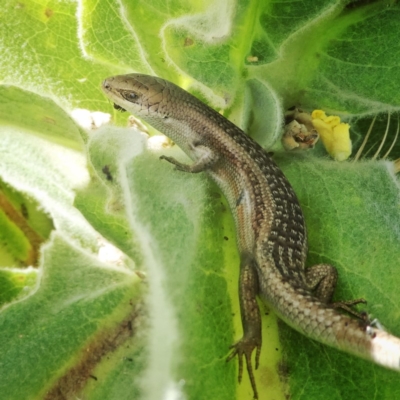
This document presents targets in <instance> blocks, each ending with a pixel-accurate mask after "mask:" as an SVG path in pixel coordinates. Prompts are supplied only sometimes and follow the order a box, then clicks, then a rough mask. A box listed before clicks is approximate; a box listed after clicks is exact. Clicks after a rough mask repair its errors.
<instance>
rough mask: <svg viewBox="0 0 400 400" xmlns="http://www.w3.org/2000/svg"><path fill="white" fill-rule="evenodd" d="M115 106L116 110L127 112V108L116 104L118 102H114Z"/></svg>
mask: <svg viewBox="0 0 400 400" xmlns="http://www.w3.org/2000/svg"><path fill="white" fill-rule="evenodd" d="M114 108H115V109H116V110H118V111H121V112H125V111H126V110H125V108H122V107H121V106H119V105H118V104H116V103H114Z"/></svg>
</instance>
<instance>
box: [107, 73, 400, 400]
mask: <svg viewBox="0 0 400 400" xmlns="http://www.w3.org/2000/svg"><path fill="white" fill-rule="evenodd" d="M103 90H104V92H105V93H106V94H107V96H108V97H109V98H110V99H111V100H112V101H113V102H114V103H115V104H116V105H117V107H118V108H120V109H123V110H127V111H129V112H131V113H132V114H134V115H135V116H137V117H139V118H140V119H142V120H144V121H146V122H148V123H149V124H150V125H152V126H153V127H155V128H156V129H158V130H159V131H160V132H162V133H164V134H165V135H167V136H168V137H170V138H171V139H172V140H173V141H174V142H175V143H176V144H177V145H178V146H180V147H181V148H182V150H183V151H184V152H186V153H187V154H188V155H189V157H190V158H191V159H192V160H193V164H191V165H184V164H181V163H180V162H178V161H177V160H175V159H173V158H168V157H162V158H164V159H166V160H167V161H169V162H171V163H172V164H174V165H175V167H176V169H178V170H181V171H184V172H192V173H195V172H202V171H204V172H206V173H207V174H208V175H209V176H210V177H211V178H212V179H213V180H214V181H215V182H216V183H217V184H218V186H219V187H220V189H221V191H222V192H223V194H224V195H225V197H226V198H227V200H228V203H229V206H230V209H231V212H232V214H233V216H234V219H235V224H236V231H237V243H238V248H239V252H240V255H241V266H240V281H239V294H240V306H241V317H242V325H243V332H244V335H243V338H242V339H241V340H240V341H239V342H238V343H236V344H235V345H233V346H232V349H233V350H232V353H231V355H230V356H229V357H228V360H230V359H232V358H234V357H235V356H236V355H237V356H238V358H239V380H240V379H241V376H242V368H243V364H242V358H243V356H244V357H245V359H246V365H247V371H248V373H249V377H250V380H251V383H252V386H253V390H254V398H258V393H257V388H256V384H255V379H254V376H253V370H252V365H251V354H252V352H253V351H254V350H256V367H257V366H258V362H259V361H258V360H259V354H260V350H261V318H260V312H259V309H258V306H257V302H256V296H257V295H259V296H261V298H262V299H263V301H264V302H266V303H267V304H268V305H269V306H270V307H271V308H272V309H273V310H274V311H275V312H276V313H277V314H278V316H279V317H280V318H282V319H283V320H284V321H285V322H286V323H288V324H289V325H290V326H292V327H293V328H294V329H296V330H297V331H299V332H301V333H303V334H304V335H306V336H308V337H310V338H312V339H316V340H318V341H320V342H322V343H325V344H327V345H330V346H333V347H336V348H338V349H340V350H344V351H347V352H349V353H352V354H355V355H358V356H360V357H362V358H365V359H370V360H372V361H374V362H376V363H378V364H381V365H383V366H385V367H388V368H392V369H396V370H399V369H400V365H399V363H400V339H398V338H396V337H394V336H391V335H390V334H388V333H386V332H384V331H382V330H380V329H377V328H376V327H373V326H371V325H369V324H368V321H366V320H362V319H361V318H360V316H359V315H358V314H357V313H355V312H354V311H352V310H351V309H350V308H349V307H348V306H349V305H353V304H357V303H359V302H362V300H355V301H353V302H348V303H330V302H331V298H332V294H333V291H334V287H335V284H336V279H337V273H336V270H335V268H334V267H332V266H330V265H317V266H314V267H312V268H307V270H305V259H306V254H307V233H306V228H305V224H304V218H303V213H302V211H301V208H300V205H299V202H298V200H297V197H296V194H295V193H294V191H293V189H292V187H291V185H290V183H289V182H288V180H287V179H286V177H285V176H284V174H283V172H282V171H281V170H280V169H279V167H278V166H277V165H276V164H275V162H274V161H273V160H272V158H271V157H270V156H269V155H268V154H267V153H266V152H265V151H264V150H263V149H262V148H261V146H260V145H259V144H257V143H256V142H254V141H253V140H252V139H251V138H249V137H248V136H247V135H246V134H245V133H244V132H243V131H242V130H241V129H239V128H238V127H237V126H235V125H234V124H232V123H231V122H230V121H228V120H227V119H226V118H224V117H223V116H222V115H220V114H219V113H217V112H216V111H215V110H213V109H212V108H210V107H208V106H207V105H205V104H204V103H202V102H201V101H199V100H198V99H197V98H195V97H194V96H192V95H190V94H189V93H187V92H186V91H184V90H183V89H181V88H179V87H178V86H176V85H174V84H172V83H171V82H168V81H165V80H163V79H160V78H156V77H152V76H148V75H140V74H129V75H120V76H115V77H111V78H108V79H106V80H105V81H104V82H103ZM337 308H343V309H345V310H347V311H349V312H350V313H353V314H354V315H355V317H356V318H353V317H351V316H348V315H344V314H342V313H340V312H338V311H337Z"/></svg>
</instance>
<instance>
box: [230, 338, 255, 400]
mask: <svg viewBox="0 0 400 400" xmlns="http://www.w3.org/2000/svg"><path fill="white" fill-rule="evenodd" d="M230 349H232V352H231V354H230V355H229V356H228V357H227V359H226V362H229V361H231V360H232V359H233V358H234V357H236V356H238V359H239V374H238V382H239V383H240V382H241V381H242V375H243V356H244V358H245V360H246V368H247V373H248V374H249V378H250V383H251V387H252V389H253V393H254V395H253V397H254V399H258V392H257V386H256V381H255V379H254V373H253V366H252V363H251V354H252V353H253V351H254V349H255V350H256V359H255V361H256V366H255V369H257V368H258V365H259V361H260V352H261V341H260V340H258V339H256V338H246V337H243V338H242V339H241V340H239V342H237V343H235V344H234V345H232V346H231V347H230Z"/></svg>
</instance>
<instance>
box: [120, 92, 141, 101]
mask: <svg viewBox="0 0 400 400" xmlns="http://www.w3.org/2000/svg"><path fill="white" fill-rule="evenodd" d="M121 94H122V97H123V98H124V99H125V100H128V101H130V102H132V103H134V102H135V101H136V100H137V99H138V98H139V95H138V94H137V93H135V92H132V91H131V90H129V91H128V90H124V91H121Z"/></svg>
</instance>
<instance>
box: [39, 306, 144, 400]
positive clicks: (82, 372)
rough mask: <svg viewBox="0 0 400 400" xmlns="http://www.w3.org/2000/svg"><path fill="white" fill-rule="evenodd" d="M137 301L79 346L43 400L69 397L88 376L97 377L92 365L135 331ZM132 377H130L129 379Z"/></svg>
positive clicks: (139, 315)
mask: <svg viewBox="0 0 400 400" xmlns="http://www.w3.org/2000/svg"><path fill="white" fill-rule="evenodd" d="M141 307H142V305H141V304H139V305H137V306H135V307H134V308H133V310H132V311H131V312H130V313H129V315H128V316H127V317H126V318H125V319H124V320H123V321H122V322H121V323H120V324H118V325H117V326H116V327H115V328H114V329H108V330H105V331H102V332H100V333H99V334H98V335H96V336H95V337H94V338H92V340H91V341H90V342H89V343H88V344H87V345H86V346H84V347H83V348H82V350H81V354H80V357H79V359H78V360H77V361H76V364H75V366H73V367H72V368H70V369H69V370H67V371H66V372H65V373H64V375H63V376H62V377H60V378H59V379H58V380H57V381H56V382H55V383H54V385H53V387H52V388H51V389H50V390H49V391H48V392H47V393H46V395H45V396H44V398H43V400H69V399H75V398H79V396H78V395H79V393H80V392H81V391H82V390H83V389H84V387H85V386H86V384H87V382H88V380H89V379H94V380H96V381H97V380H99V379H100V377H99V376H96V375H93V371H94V369H95V368H96V367H97V365H98V364H99V363H100V362H101V360H102V359H103V358H104V357H105V358H106V359H109V358H108V357H107V355H108V354H109V353H112V352H113V351H115V350H117V349H118V348H120V347H121V346H122V345H123V344H124V343H125V342H126V341H127V340H128V339H129V338H130V337H132V336H133V335H134V334H136V331H137V325H138V324H139V320H140V317H141V314H142V312H141ZM133 378H134V377H132V379H133Z"/></svg>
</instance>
